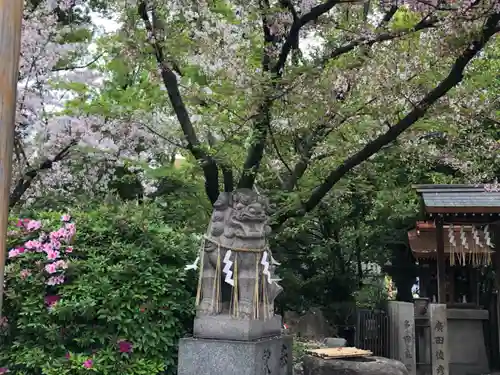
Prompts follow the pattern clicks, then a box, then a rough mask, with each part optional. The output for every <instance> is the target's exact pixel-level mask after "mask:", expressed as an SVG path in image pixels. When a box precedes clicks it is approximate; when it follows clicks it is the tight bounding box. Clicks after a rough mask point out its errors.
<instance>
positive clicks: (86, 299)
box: [0, 204, 199, 375]
mask: <svg viewBox="0 0 500 375" xmlns="http://www.w3.org/2000/svg"><path fill="white" fill-rule="evenodd" d="M60 217H61V216H60V215H59V214H56V213H43V212H39V213H37V216H36V217H33V219H32V220H30V219H20V220H17V219H13V221H12V227H11V228H10V237H9V238H10V240H9V241H10V242H11V243H10V244H11V245H12V250H11V251H10V253H9V259H8V263H7V272H6V291H5V304H4V306H5V307H4V309H5V316H4V321H3V325H2V333H1V335H2V341H1V344H0V364H1V366H5V367H8V368H9V371H10V373H12V374H19V375H21V374H29V375H35V374H44V375H56V374H80V373H84V372H85V371H86V370H87V369H92V371H93V372H94V373H97V374H103V375H104V374H131V375H132V374H137V375H139V374H144V375H146V374H147V375H151V374H156V373H158V372H160V371H163V370H165V371H166V372H165V373H166V374H169V373H174V372H175V371H176V365H175V363H176V362H175V358H176V355H177V349H176V348H177V340H178V339H179V337H181V335H182V334H183V333H185V332H186V330H188V329H190V327H191V316H192V315H191V314H192V312H193V307H194V303H193V299H192V298H191V297H192V296H193V293H194V285H195V283H194V282H193V281H194V280H193V278H192V277H188V276H186V274H185V271H184V266H185V265H186V264H187V263H188V262H190V261H191V259H192V258H193V256H194V254H195V249H196V246H197V244H198V243H199V240H198V239H197V238H195V237H194V236H190V235H185V234H182V233H181V232H179V231H175V230H173V229H172V228H170V227H169V226H168V225H166V224H165V223H164V222H163V221H162V220H161V212H159V210H158V209H157V208H155V207H152V206H143V207H137V206H136V205H135V204H128V205H122V206H121V207H116V206H102V207H99V208H98V209H95V210H92V211H90V212H73V217H72V218H71V220H72V221H71V223H70V222H69V220H70V217H69V215H64V216H62V220H63V221H62V223H61V221H60ZM59 227H61V229H59ZM75 231H76V233H75Z"/></svg>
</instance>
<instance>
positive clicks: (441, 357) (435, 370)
mask: <svg viewBox="0 0 500 375" xmlns="http://www.w3.org/2000/svg"><path fill="white" fill-rule="evenodd" d="M429 323H430V331H431V363H432V375H449V373H450V372H449V357H448V355H449V353H448V319H447V316H446V305H444V304H437V303H433V304H431V305H430V307H429Z"/></svg>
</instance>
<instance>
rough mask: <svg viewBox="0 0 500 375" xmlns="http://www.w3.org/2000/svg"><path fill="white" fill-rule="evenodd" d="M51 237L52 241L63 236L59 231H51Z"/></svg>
mask: <svg viewBox="0 0 500 375" xmlns="http://www.w3.org/2000/svg"><path fill="white" fill-rule="evenodd" d="M49 237H50V240H51V241H55V240H58V239H59V238H60V237H61V236H60V233H59V231H54V232H50V233H49Z"/></svg>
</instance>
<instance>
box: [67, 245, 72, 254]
mask: <svg viewBox="0 0 500 375" xmlns="http://www.w3.org/2000/svg"><path fill="white" fill-rule="evenodd" d="M72 252H73V246H68V247H67V248H66V253H68V254H71V253H72Z"/></svg>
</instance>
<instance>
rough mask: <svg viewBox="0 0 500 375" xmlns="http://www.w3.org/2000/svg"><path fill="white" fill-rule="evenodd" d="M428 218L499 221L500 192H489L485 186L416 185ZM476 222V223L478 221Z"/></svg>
mask: <svg viewBox="0 0 500 375" xmlns="http://www.w3.org/2000/svg"><path fill="white" fill-rule="evenodd" d="M414 188H415V189H416V190H417V193H418V194H419V195H420V196H421V198H422V206H423V210H424V212H425V214H426V215H428V216H434V215H437V216H448V217H449V216H457V217H462V218H463V219H471V217H473V216H477V215H480V216H482V219H480V218H479V217H477V218H476V220H477V221H478V222H480V221H485V222H486V221H491V220H498V218H497V216H498V215H500V191H488V190H486V189H485V187H484V185H416V186H414ZM476 220H475V221H476Z"/></svg>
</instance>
